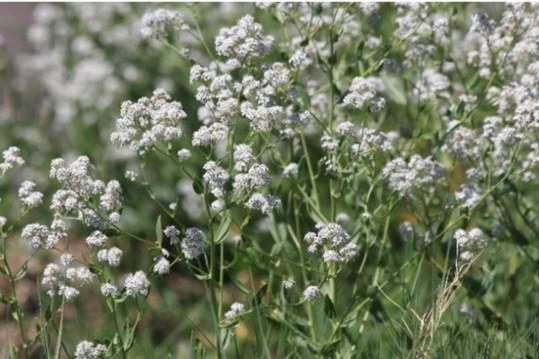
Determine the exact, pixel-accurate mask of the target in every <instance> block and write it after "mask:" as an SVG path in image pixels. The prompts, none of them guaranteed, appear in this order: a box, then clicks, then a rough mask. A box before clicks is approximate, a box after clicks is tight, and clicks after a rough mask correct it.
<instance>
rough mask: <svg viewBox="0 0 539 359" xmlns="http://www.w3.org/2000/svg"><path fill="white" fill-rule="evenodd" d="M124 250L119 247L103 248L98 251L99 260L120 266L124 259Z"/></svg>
mask: <svg viewBox="0 0 539 359" xmlns="http://www.w3.org/2000/svg"><path fill="white" fill-rule="evenodd" d="M122 255H123V252H122V250H121V249H120V248H118V247H112V248H109V249H101V250H99V251H98V252H97V261H98V262H101V263H106V264H108V265H109V266H111V267H118V266H119V265H120V262H121V260H122Z"/></svg>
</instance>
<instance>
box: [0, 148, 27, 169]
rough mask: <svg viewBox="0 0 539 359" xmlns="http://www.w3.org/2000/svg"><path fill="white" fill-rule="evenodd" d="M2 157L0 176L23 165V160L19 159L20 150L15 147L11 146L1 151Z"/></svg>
mask: <svg viewBox="0 0 539 359" xmlns="http://www.w3.org/2000/svg"><path fill="white" fill-rule="evenodd" d="M2 157H3V159H4V161H3V162H2V163H0V175H4V174H5V173H6V172H7V171H8V170H10V169H12V168H16V167H20V166H22V165H23V164H24V159H23V158H22V157H21V150H20V149H19V148H18V147H15V146H11V147H9V148H8V149H7V150H5V151H3V152H2Z"/></svg>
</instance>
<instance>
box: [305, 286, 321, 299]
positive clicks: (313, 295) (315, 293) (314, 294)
mask: <svg viewBox="0 0 539 359" xmlns="http://www.w3.org/2000/svg"><path fill="white" fill-rule="evenodd" d="M320 296H321V294H320V288H318V287H317V286H315V285H311V286H308V287H307V288H305V290H304V291H303V299H304V300H306V301H308V302H312V301H314V300H316V299H318V298H320Z"/></svg>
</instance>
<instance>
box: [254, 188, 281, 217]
mask: <svg viewBox="0 0 539 359" xmlns="http://www.w3.org/2000/svg"><path fill="white" fill-rule="evenodd" d="M281 204H282V202H281V200H280V199H279V198H277V197H275V196H273V195H271V194H262V193H253V195H251V197H249V199H248V200H247V202H246V203H245V206H246V207H247V208H249V209H252V210H255V211H258V212H260V213H262V214H265V215H268V214H270V213H271V211H273V209H274V208H275V207H279V206H280V205H281Z"/></svg>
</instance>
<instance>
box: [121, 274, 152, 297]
mask: <svg viewBox="0 0 539 359" xmlns="http://www.w3.org/2000/svg"><path fill="white" fill-rule="evenodd" d="M124 286H125V293H126V294H127V295H128V296H129V297H136V296H147V295H148V290H149V288H150V281H149V280H148V278H147V277H146V273H144V272H143V271H138V272H135V273H130V274H128V275H127V277H126V278H125V281H124Z"/></svg>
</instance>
